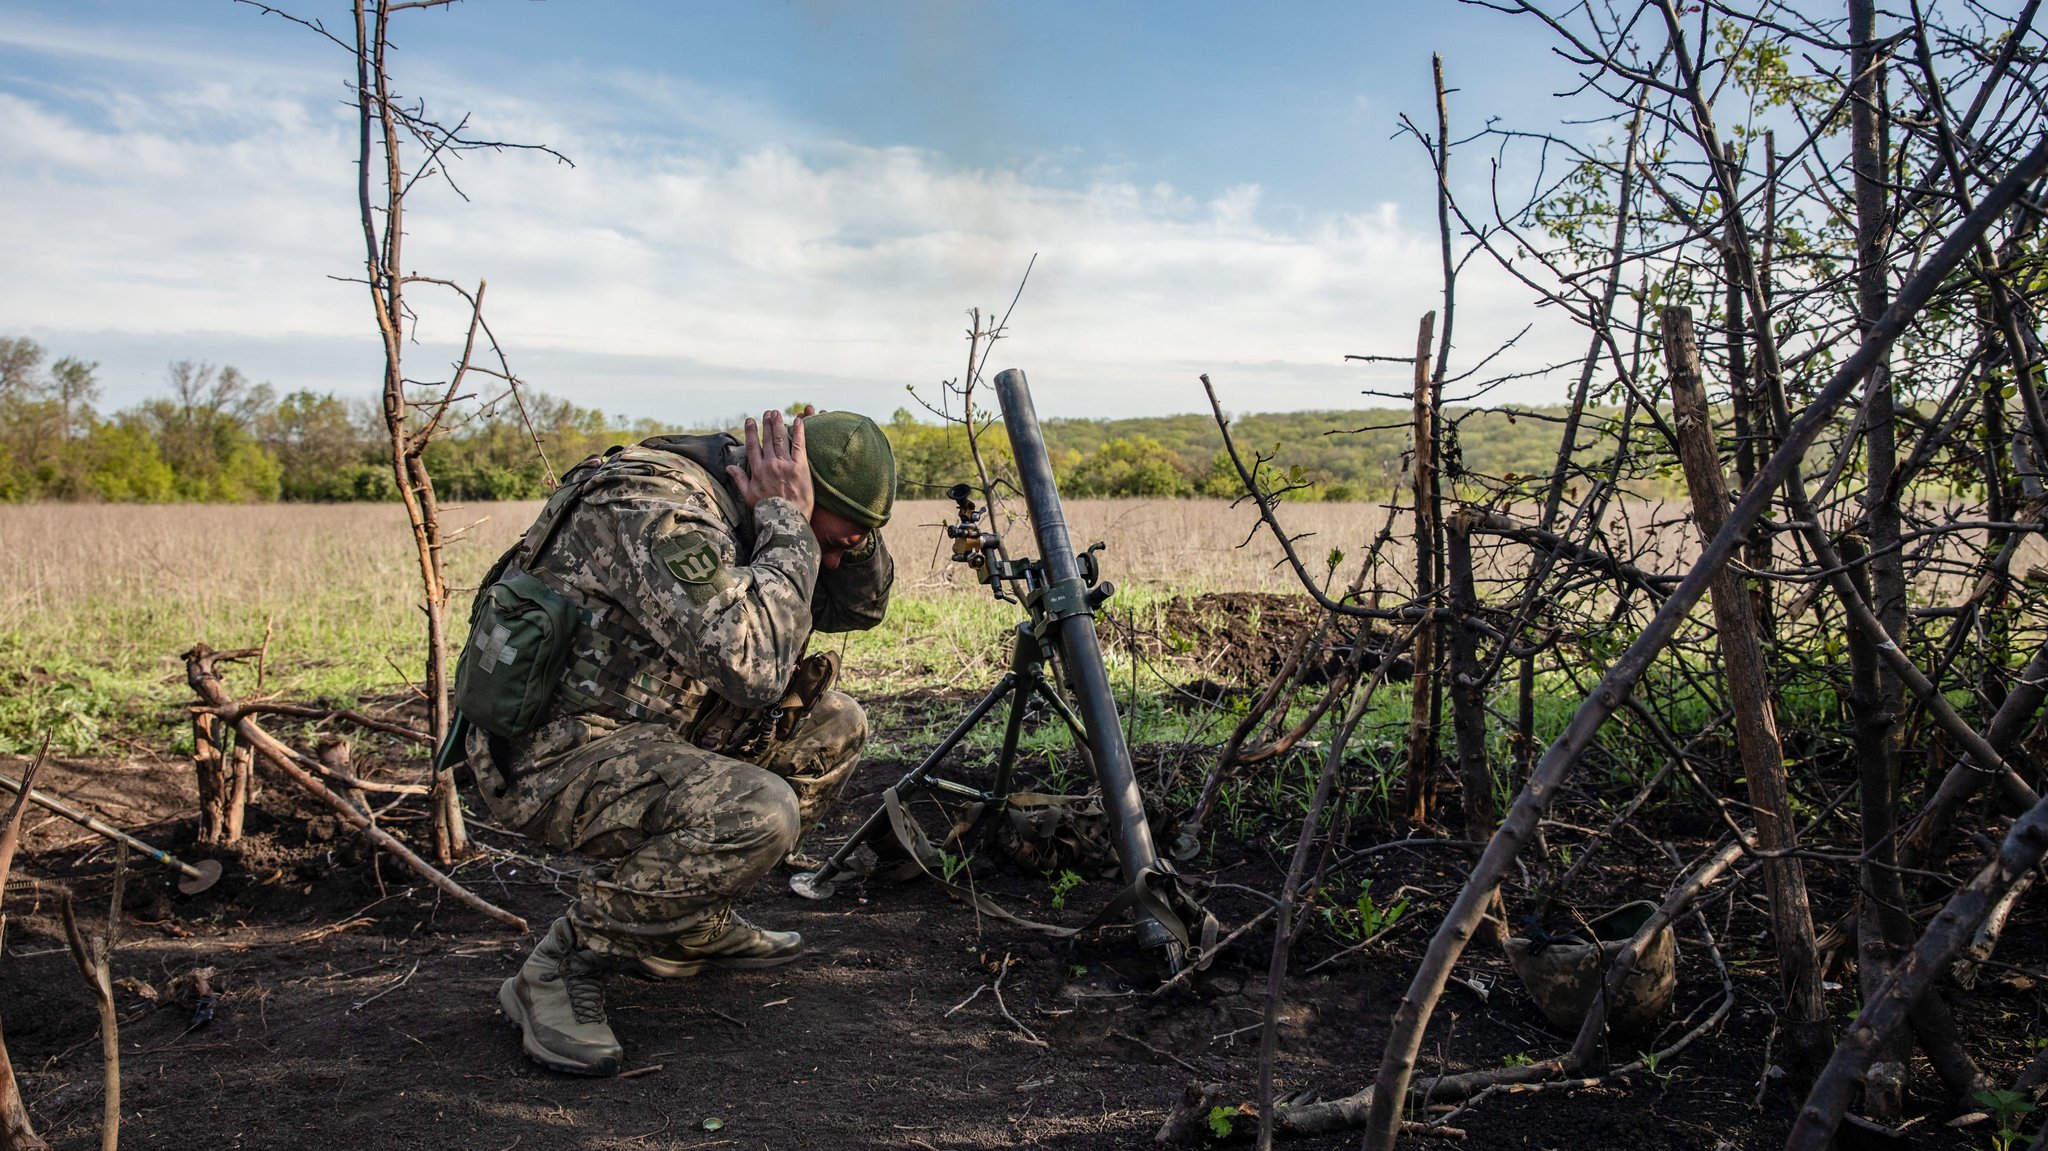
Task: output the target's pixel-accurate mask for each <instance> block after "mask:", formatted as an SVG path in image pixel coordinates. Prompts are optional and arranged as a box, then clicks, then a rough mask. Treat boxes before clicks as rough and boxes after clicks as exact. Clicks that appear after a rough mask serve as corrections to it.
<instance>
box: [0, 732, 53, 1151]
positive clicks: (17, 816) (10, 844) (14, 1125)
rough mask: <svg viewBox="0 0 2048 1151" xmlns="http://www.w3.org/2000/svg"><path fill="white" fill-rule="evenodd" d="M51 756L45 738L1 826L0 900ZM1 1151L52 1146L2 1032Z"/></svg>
mask: <svg viewBox="0 0 2048 1151" xmlns="http://www.w3.org/2000/svg"><path fill="white" fill-rule="evenodd" d="M49 753H50V737H49V736H44V737H43V748H42V750H41V751H39V752H37V753H36V758H35V762H34V763H31V764H29V765H28V771H26V772H24V773H23V774H22V777H21V794H20V795H18V796H16V797H15V799H14V805H13V806H12V807H10V808H8V810H7V819H6V824H5V825H4V826H0V899H5V897H6V895H7V874H8V872H9V871H10V870H12V869H13V866H14V850H15V848H16V847H17V846H18V845H19V844H20V843H21V817H22V815H23V814H24V813H25V812H27V810H28V792H29V788H31V787H34V786H35V782H36V773H37V772H39V771H41V770H42V769H43V759H44V757H45V756H47V755H49ZM6 928H7V916H6V914H5V912H4V905H0V939H5V938H6ZM0 1151H50V1145H49V1144H48V1143H45V1142H43V1141H42V1139H41V1138H40V1137H39V1136H37V1135H36V1132H35V1128H34V1127H32V1126H31V1125H30V1124H29V1121H28V1107H27V1105H25V1104H24V1103H22V1101H21V1088H20V1086H19V1085H17V1084H16V1083H15V1081H14V1063H13V1061H12V1060H10V1059H9V1058H8V1057H7V1037H6V1035H5V1034H4V1033H0Z"/></svg>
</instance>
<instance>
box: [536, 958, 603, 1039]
mask: <svg viewBox="0 0 2048 1151" xmlns="http://www.w3.org/2000/svg"><path fill="white" fill-rule="evenodd" d="M603 969H604V963H603V961H602V960H600V959H599V958H598V957H597V953H596V952H594V951H590V950H588V949H584V948H579V949H577V950H575V951H571V952H570V953H569V954H567V955H565V956H563V957H562V962H561V964H560V965H559V966H558V967H556V968H555V970H554V971H552V972H550V973H548V974H547V975H544V976H542V977H541V978H543V979H559V980H561V981H562V990H564V991H566V992H568V993H569V1009H570V1010H571V1011H573V1012H575V1014H576V1022H578V1023H603V1022H604V1021H605V1018H604V980H603V978H602V972H603Z"/></svg>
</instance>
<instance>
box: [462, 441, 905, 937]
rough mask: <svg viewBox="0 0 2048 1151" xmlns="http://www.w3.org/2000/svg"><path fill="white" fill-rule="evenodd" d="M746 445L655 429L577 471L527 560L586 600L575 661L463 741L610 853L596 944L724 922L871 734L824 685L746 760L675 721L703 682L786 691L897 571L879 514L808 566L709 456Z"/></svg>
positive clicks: (867, 613) (744, 691) (805, 526)
mask: <svg viewBox="0 0 2048 1151" xmlns="http://www.w3.org/2000/svg"><path fill="white" fill-rule="evenodd" d="M740 460H741V452H740V449H739V447H738V445H737V444H736V443H734V442H733V440H732V438H731V437H730V436H718V437H683V436H676V437H663V438H661V439H657V440H650V441H648V442H647V443H646V444H644V445H641V446H639V447H635V448H628V449H625V450H624V451H622V452H619V453H616V454H615V455H614V456H613V457H612V458H611V459H610V460H609V461H608V462H606V463H605V464H604V465H603V470H602V471H601V472H599V473H598V474H597V475H596V477H595V478H593V479H591V480H590V481H589V482H587V483H586V484H584V485H583V486H582V490H581V492H580V493H579V502H578V503H577V504H576V505H575V506H574V507H573V508H571V509H570V510H569V512H568V514H567V518H566V519H565V520H564V521H563V522H562V524H561V526H560V527H559V528H558V529H557V531H556V533H555V535H554V536H553V538H552V540H551V541H550V542H549V543H548V545H547V546H546V547H545V548H544V549H543V550H541V551H540V552H539V554H538V555H537V556H535V558H534V561H533V562H532V563H531V564H529V565H528V570H530V571H533V572H534V573H535V574H537V575H539V576H541V577H542V578H543V579H545V580H547V581H548V582H549V583H550V584H552V585H553V586H555V587H556V589H557V590H559V591H562V592H564V593H565V594H567V595H568V596H569V597H570V598H571V599H572V600H574V601H575V602H576V603H577V604H578V605H579V606H581V607H582V608H583V609H584V615H583V624H582V626H580V627H578V629H577V631H576V633H575V637H574V640H573V642H572V650H571V655H570V665H569V671H568V674H567V677H566V679H565V681H564V682H563V684H562V686H561V688H560V689H559V690H558V691H557V693H556V695H555V698H554V701H553V702H552V703H551V704H550V706H549V711H548V713H547V719H546V720H545V722H543V723H542V725H541V726H540V727H539V728H538V729H537V730H535V731H534V732H533V733H532V734H530V735H528V736H525V737H523V738H521V739H518V740H505V739H501V738H498V737H494V736H487V735H485V734H483V733H481V732H477V731H472V732H471V734H470V737H469V745H468V752H469V757H470V763H471V764H472V765H474V767H475V769H476V772H477V779H478V783H479V784H480V785H481V788H482V791H483V796H484V802H485V804H486V805H487V806H489V808H490V809H491V813H492V814H493V815H494V816H496V817H497V818H498V819H499V820H500V821H502V822H503V823H504V824H505V826H506V827H508V828H510V829H512V830H515V831H519V832H521V833H523V834H525V835H527V836H530V837H532V838H534V839H538V840H541V841H543V842H546V843H550V844H554V845H556V846H559V847H567V848H574V849H576V850H578V851H581V852H583V853H585V854H587V855H591V856H595V857H598V858H601V859H605V860H608V861H610V866H609V868H606V869H600V871H599V872H598V873H596V874H592V875H588V876H586V877H585V878H584V879H583V880H582V881H581V882H580V884H579V887H578V898H577V900H576V902H575V904H574V906H573V907H572V908H571V910H570V915H569V917H570V919H571V921H572V922H573V923H574V924H575V926H576V929H577V935H578V937H579V938H580V939H581V940H583V941H584V942H585V943H586V944H587V945H588V946H589V947H590V948H591V949H592V950H594V951H596V952H598V953H599V954H602V955H608V956H615V957H630V956H639V955H648V954H651V953H653V952H655V951H657V950H659V949H661V948H663V947H664V946H665V945H668V944H671V943H673V942H675V941H677V940H680V939H686V938H688V937H689V936H691V935H692V934H694V933H697V932H700V931H701V930H703V929H704V927H705V925H706V924H708V923H711V922H714V921H716V920H717V919H718V918H719V917H720V916H722V915H723V914H724V912H725V911H726V909H728V908H729V907H730V906H731V904H732V902H733V900H735V899H736V898H738V897H739V896H740V895H742V894H743V893H745V892H746V891H747V890H748V889H749V888H750V887H751V886H752V885H753V884H754V883H755V881H757V880H758V879H760V877H761V876H762V875H763V874H765V873H766V872H767V871H768V870H769V869H770V868H772V867H773V866H774V865H775V863H776V862H777V861H778V860H780V859H781V858H783V856H784V855H785V854H787V853H788V852H789V851H790V850H791V849H792V848H793V847H794V846H795V844H796V843H797V841H798V840H799V839H800V838H801V837H802V835H803V834H804V833H806V832H808V831H809V830H810V829H811V828H812V827H813V826H815V825H816V823H817V822H818V820H819V818H820V817H822V816H823V815H824V813H825V811H826V809H827V808H828V807H830V806H831V804H832V801H833V800H834V799H835V798H836V797H837V796H838V794H839V790H840V788H841V787H842V786H844V784H845V782H846V779H847V777H848V776H849V775H851V774H852V772H853V768H854V764H855V763H856V762H857V761H858V760H859V758H860V752H861V747H862V745H863V743H865V741H866V739H867V718H866V716H865V714H864V713H863V712H862V711H861V708H860V705H859V704H857V703H855V702H854V701H853V700H852V699H851V698H849V697H848V696H846V695H845V694H843V693H840V692H837V691H831V692H827V693H826V694H825V695H824V696H823V697H822V698H821V699H820V700H819V701H818V702H817V704H816V705H815V707H814V708H813V709H812V711H811V714H810V717H809V719H808V720H807V721H806V722H805V723H804V724H803V726H801V727H800V728H799V729H798V730H797V731H796V732H795V733H794V734H793V735H791V736H790V737H789V738H787V739H785V740H783V741H781V742H779V743H774V744H771V745H770V746H768V747H766V748H765V749H763V750H761V751H759V752H757V753H756V754H754V755H753V756H751V762H750V761H748V760H741V759H734V758H729V757H727V756H724V755H717V754H714V753H712V752H709V751H705V750H703V749H701V748H699V747H696V746H695V745H693V744H691V743H690V742H689V741H688V740H687V739H686V738H685V737H684V734H683V731H684V730H685V729H686V728H687V727H688V725H689V723H690V722H691V720H692V719H693V718H695V717H696V715H697V714H698V711H699V709H700V708H702V707H704V706H705V705H706V702H707V700H708V699H709V697H710V695H711V694H713V693H715V694H716V695H718V696H722V697H724V698H725V699H726V700H728V701H730V702H731V703H733V704H738V705H740V706H743V707H750V708H760V707H768V706H771V705H773V704H775V703H777V702H779V701H780V700H781V699H782V698H783V691H784V687H785V685H787V684H788V683H789V680H790V676H791V674H792V672H793V670H794V669H795V666H796V664H797V661H798V660H799V659H801V658H802V656H803V653H804V650H805V645H806V643H807V642H808V640H809V639H810V635H811V633H812V632H813V631H824V632H839V631H852V630H858V629H863V628H868V627H873V626H874V625H875V624H877V623H879V622H880V621H881V619H882V614H883V611H884V609H885V608H886V606H887V604H888V596H889V586H890V583H891V582H892V579H893V575H894V564H893V562H892V561H891V559H890V556H889V552H888V549H887V548H886V546H884V545H883V544H882V542H881V536H880V533H879V532H871V533H869V539H870V541H871V542H870V543H868V544H864V545H863V546H862V548H860V549H858V550H857V551H856V552H850V553H848V554H847V555H846V556H844V557H843V558H842V560H841V563H840V565H839V567H838V568H836V569H821V566H820V563H819V547H818V541H817V538H816V536H814V535H813V534H812V531H811V527H810V524H809V523H808V522H807V521H806V519H805V517H804V516H803V514H802V513H801V512H800V511H798V509H797V507H796V505H794V504H792V503H790V502H789V501H787V500H783V499H766V500H762V501H761V502H760V503H758V504H757V505H756V506H755V508H754V509H753V511H752V513H751V514H749V513H747V512H746V511H745V510H744V509H743V508H742V507H741V506H740V504H739V502H738V499H737V497H736V496H735V494H734V493H733V491H732V490H731V489H730V488H729V487H728V486H727V484H726V481H725V477H724V472H723V468H722V464H723V463H724V462H734V463H738V462H740ZM586 466H588V465H586ZM573 475H574V473H572V478H573ZM566 491H567V489H566V488H565V493H566ZM556 498H557V499H562V498H565V497H564V495H563V494H558V495H557V497H556ZM545 518H546V517H545V515H544V516H543V519H545Z"/></svg>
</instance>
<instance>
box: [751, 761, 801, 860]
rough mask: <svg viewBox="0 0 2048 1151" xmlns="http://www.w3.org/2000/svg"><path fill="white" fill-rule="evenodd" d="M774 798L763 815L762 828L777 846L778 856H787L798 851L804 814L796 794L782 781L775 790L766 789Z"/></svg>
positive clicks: (776, 784) (776, 783)
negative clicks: (798, 840) (797, 844)
mask: <svg viewBox="0 0 2048 1151" xmlns="http://www.w3.org/2000/svg"><path fill="white" fill-rule="evenodd" d="M764 790H766V791H767V794H769V795H770V796H772V797H773V798H772V799H771V800H770V802H769V803H768V804H767V805H766V808H765V809H764V810H763V811H762V813H761V823H762V827H763V829H764V831H765V833H766V834H767V836H768V837H769V839H770V842H772V843H773V844H774V845H775V852H776V854H777V855H778V856H782V855H787V854H789V853H790V852H791V851H794V850H795V849H796V841H797V838H798V836H799V835H800V834H801V833H802V831H803V812H802V810H801V809H800V808H799V807H798V805H797V801H796V792H795V791H794V790H793V789H791V787H790V786H789V784H787V783H785V782H783V781H782V780H781V779H777V780H776V781H775V786H774V787H773V788H769V789H764Z"/></svg>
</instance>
